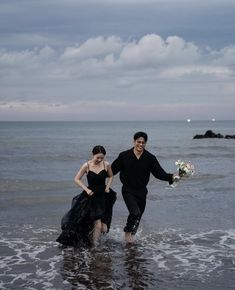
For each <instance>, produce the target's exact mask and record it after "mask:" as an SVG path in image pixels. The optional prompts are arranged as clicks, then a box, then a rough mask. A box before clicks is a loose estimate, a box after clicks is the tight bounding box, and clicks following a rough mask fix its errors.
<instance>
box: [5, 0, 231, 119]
mask: <svg viewBox="0 0 235 290" xmlns="http://www.w3.org/2000/svg"><path fill="white" fill-rule="evenodd" d="M234 15H235V0H197V1H195V0H40V1H37V0H0V121H41V120H48V121H108V120H110V121H115V120H121V121H124V120H133V121H134V120H140V121H142V120H186V119H188V118H190V119H191V120H211V119H212V118H215V119H216V120H228V119H229V120H231V119H235V117H234V111H235V29H234V27H235V17H234Z"/></svg>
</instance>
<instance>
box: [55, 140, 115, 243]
mask: <svg viewBox="0 0 235 290" xmlns="http://www.w3.org/2000/svg"><path fill="white" fill-rule="evenodd" d="M105 155H106V151H105V148H104V147H103V146H101V145H97V146H95V147H94V148H93V150H92V159H91V160H89V161H87V162H85V163H84V164H83V165H82V167H81V168H80V169H79V171H78V173H77V174H76V176H75V178H74V181H75V183H76V184H77V185H78V186H80V187H81V188H82V189H83V192H82V193H81V194H80V195H78V196H76V197H75V198H74V199H73V202H72V207H71V209H70V211H69V212H68V213H67V214H66V215H65V216H64V217H63V218H62V222H61V226H62V233H61V235H60V236H59V237H58V239H57V241H58V242H59V243H61V244H64V245H77V244H78V243H79V242H81V241H83V242H85V243H92V244H96V243H97V242H98V241H99V239H100V236H101V234H102V233H106V232H108V230H109V227H110V224H111V219H112V208H113V204H114V202H115V200H116V193H115V192H114V191H113V190H112V189H111V188H110V186H111V184H112V181H113V173H112V170H111V166H110V165H109V163H108V162H107V161H104V158H105ZM84 175H86V176H87V183H88V184H87V185H86V184H85V183H84V182H83V181H82V178H83V176H84ZM106 178H107V179H108V181H107V183H106Z"/></svg>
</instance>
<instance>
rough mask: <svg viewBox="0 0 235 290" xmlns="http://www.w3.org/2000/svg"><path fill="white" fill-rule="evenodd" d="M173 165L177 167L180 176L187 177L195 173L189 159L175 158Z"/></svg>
mask: <svg viewBox="0 0 235 290" xmlns="http://www.w3.org/2000/svg"><path fill="white" fill-rule="evenodd" d="M175 165H176V166H177V167H178V174H179V176H180V177H183V176H186V177H189V176H192V175H193V174H194V173H195V168H194V165H193V164H192V163H191V162H190V161H189V162H186V161H182V160H177V161H176V162H175Z"/></svg>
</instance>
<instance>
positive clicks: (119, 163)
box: [111, 154, 122, 175]
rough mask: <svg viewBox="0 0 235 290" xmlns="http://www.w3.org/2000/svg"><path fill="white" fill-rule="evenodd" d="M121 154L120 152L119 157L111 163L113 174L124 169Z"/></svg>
mask: <svg viewBox="0 0 235 290" xmlns="http://www.w3.org/2000/svg"><path fill="white" fill-rule="evenodd" d="M120 155H121V154H119V156H118V158H117V159H115V160H114V161H113V163H112V165H111V168H112V171H113V175H116V174H117V173H118V172H119V171H120V170H121V169H122V159H121V156H120Z"/></svg>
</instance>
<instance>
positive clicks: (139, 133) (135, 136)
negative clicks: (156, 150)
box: [134, 132, 148, 142]
mask: <svg viewBox="0 0 235 290" xmlns="http://www.w3.org/2000/svg"><path fill="white" fill-rule="evenodd" d="M140 137H142V138H144V141H145V142H147V141H148V135H147V134H146V133H145V132H136V133H135V135H134V140H137V139H139V138H140Z"/></svg>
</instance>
